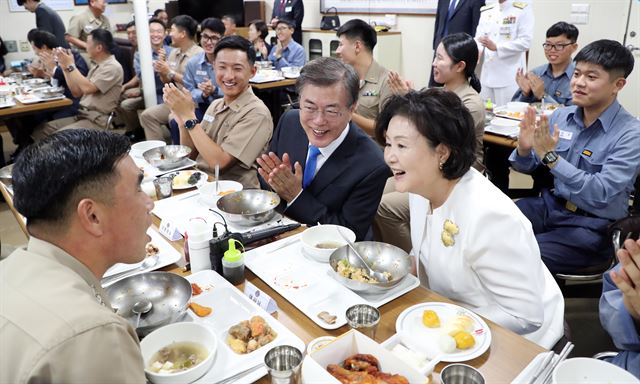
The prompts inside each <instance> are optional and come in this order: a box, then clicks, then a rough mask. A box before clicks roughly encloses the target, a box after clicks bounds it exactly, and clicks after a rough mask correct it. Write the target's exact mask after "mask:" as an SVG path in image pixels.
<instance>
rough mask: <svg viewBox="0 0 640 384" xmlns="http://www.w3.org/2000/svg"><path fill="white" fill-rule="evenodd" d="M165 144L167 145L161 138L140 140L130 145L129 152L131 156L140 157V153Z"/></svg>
mask: <svg viewBox="0 0 640 384" xmlns="http://www.w3.org/2000/svg"><path fill="white" fill-rule="evenodd" d="M165 145H167V143H165V142H164V141H162V140H147V141H140V142H138V143H135V144H133V145H131V151H130V154H131V156H134V157H142V154H143V153H145V152H146V151H148V150H150V149H153V148H158V147H164V146H165Z"/></svg>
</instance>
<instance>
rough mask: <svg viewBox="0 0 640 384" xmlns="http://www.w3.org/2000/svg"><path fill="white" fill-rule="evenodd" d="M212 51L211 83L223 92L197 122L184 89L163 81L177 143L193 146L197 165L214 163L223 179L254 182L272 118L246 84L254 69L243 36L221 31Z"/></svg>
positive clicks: (254, 185) (207, 167) (250, 184)
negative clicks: (177, 132)
mask: <svg viewBox="0 0 640 384" xmlns="http://www.w3.org/2000/svg"><path fill="white" fill-rule="evenodd" d="M213 54H214V70H215V74H216V83H218V85H219V87H220V88H221V89H222V92H223V93H224V97H223V98H222V99H217V100H214V101H213V102H212V103H211V105H209V108H207V111H206V112H205V114H204V117H203V119H202V123H200V122H198V120H197V119H196V114H195V104H194V102H193V99H192V97H191V93H190V92H189V91H188V90H186V89H182V90H181V89H178V88H177V87H176V86H175V85H172V84H171V85H168V86H165V96H164V98H165V103H166V104H167V106H169V108H171V112H172V113H173V115H174V116H175V118H176V121H177V123H178V126H179V128H180V143H181V144H184V145H187V146H189V147H191V148H193V149H194V151H193V152H192V155H193V156H197V157H196V161H197V162H198V166H199V167H200V168H201V169H205V170H208V171H211V170H213V169H214V168H215V166H216V164H217V165H219V166H220V170H221V174H220V176H221V177H222V178H223V179H229V180H235V181H238V182H240V183H242V185H243V186H244V188H259V186H260V184H259V182H258V173H257V166H256V158H257V157H258V156H259V155H260V154H261V153H263V152H264V151H266V149H267V146H268V144H269V140H270V139H271V135H272V132H273V121H272V120H271V113H270V112H269V109H268V108H267V107H266V106H265V105H264V103H263V102H262V101H261V100H260V99H259V98H258V97H257V96H255V95H254V94H253V91H252V90H251V86H249V79H251V78H252V77H253V75H255V73H256V69H255V67H254V65H253V64H254V60H255V51H253V48H252V45H251V43H250V42H249V41H248V40H246V39H245V38H243V37H240V36H227V37H225V38H223V39H222V40H220V42H218V44H217V45H216V47H215V49H214V51H213Z"/></svg>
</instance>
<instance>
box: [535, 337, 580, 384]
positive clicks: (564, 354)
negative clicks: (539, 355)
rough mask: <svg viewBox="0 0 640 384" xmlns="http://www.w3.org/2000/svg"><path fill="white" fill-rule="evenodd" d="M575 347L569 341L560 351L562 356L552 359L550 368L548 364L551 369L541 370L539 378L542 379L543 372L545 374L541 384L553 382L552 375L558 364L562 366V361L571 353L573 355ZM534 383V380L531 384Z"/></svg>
mask: <svg viewBox="0 0 640 384" xmlns="http://www.w3.org/2000/svg"><path fill="white" fill-rule="evenodd" d="M573 347H574V345H573V343H572V342H570V341H568V342H567V344H565V345H564V348H562V351H560V354H559V355H558V358H557V359H550V361H553V363H552V364H551V365H550V366H549V365H548V363H547V365H548V367H549V369H548V370H547V367H543V368H541V370H540V371H539V372H538V375H537V376H538V377H540V375H541V374H542V372H544V376H542V381H540V383H541V384H545V383H549V382H551V374H552V373H553V371H554V370H555V369H556V367H557V366H558V364H560V363H561V362H562V361H564V360H565V359H566V358H567V357H568V356H569V353H571V351H572V350H573ZM554 355H555V354H552V355H551V356H554ZM545 360H546V359H545ZM533 382H534V381H533V380H532V381H531V383H533Z"/></svg>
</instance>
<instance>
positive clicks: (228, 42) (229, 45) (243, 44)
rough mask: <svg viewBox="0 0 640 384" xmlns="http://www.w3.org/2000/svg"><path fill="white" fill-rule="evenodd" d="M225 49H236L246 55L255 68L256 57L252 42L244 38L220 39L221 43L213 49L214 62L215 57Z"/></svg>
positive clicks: (234, 36) (236, 36)
mask: <svg viewBox="0 0 640 384" xmlns="http://www.w3.org/2000/svg"><path fill="white" fill-rule="evenodd" d="M223 49H235V50H238V51H242V52H244V53H246V54H247V61H248V62H249V64H250V65H251V66H253V65H254V64H255V62H256V55H255V52H254V51H253V45H251V42H250V41H249V40H247V39H245V38H244V37H242V36H238V35H232V36H225V37H223V38H222V39H220V41H218V44H216V47H215V48H214V49H213V57H214V60H215V57H216V56H218V52H220V51H222V50H223Z"/></svg>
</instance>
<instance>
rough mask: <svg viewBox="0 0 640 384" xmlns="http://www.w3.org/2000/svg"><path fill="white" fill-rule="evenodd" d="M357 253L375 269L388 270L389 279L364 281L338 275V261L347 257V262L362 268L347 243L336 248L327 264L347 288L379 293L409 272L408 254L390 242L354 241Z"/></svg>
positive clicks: (394, 284) (334, 275) (392, 285)
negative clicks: (373, 281)
mask: <svg viewBox="0 0 640 384" xmlns="http://www.w3.org/2000/svg"><path fill="white" fill-rule="evenodd" d="M355 246H356V249H357V250H358V253H360V255H361V256H362V257H363V258H364V259H365V261H366V262H367V263H368V264H369V265H370V266H371V268H373V269H374V270H375V271H379V272H389V273H390V274H391V280H389V281H388V282H384V283H365V282H361V281H357V280H352V279H349V278H346V277H344V276H342V275H340V274H339V273H338V272H337V270H338V262H339V261H340V260H343V259H347V260H348V261H349V264H351V265H352V266H354V267H356V268H363V267H364V266H363V265H362V262H361V261H360V259H358V256H356V255H355V254H354V253H353V251H352V250H351V248H349V246H348V245H345V246H342V247H340V248H338V249H336V250H335V251H334V252H333V253H332V254H331V257H329V265H331V270H332V271H333V272H332V275H333V277H334V278H335V279H336V280H338V281H339V282H341V283H342V284H343V285H345V286H346V287H347V288H349V289H351V290H352V291H356V292H364V293H380V292H384V291H387V290H389V289H391V288H393V287H395V286H396V285H398V284H399V283H400V282H401V281H402V280H403V279H404V278H405V276H407V274H409V271H410V270H411V259H410V257H409V254H408V253H406V252H405V251H403V250H402V249H400V248H398V247H396V246H393V245H391V244H386V243H380V242H377V241H361V242H358V243H355Z"/></svg>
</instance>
